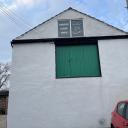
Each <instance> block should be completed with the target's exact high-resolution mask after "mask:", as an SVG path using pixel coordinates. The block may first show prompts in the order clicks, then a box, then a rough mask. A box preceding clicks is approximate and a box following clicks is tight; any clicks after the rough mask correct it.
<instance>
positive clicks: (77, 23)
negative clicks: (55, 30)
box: [71, 20, 84, 37]
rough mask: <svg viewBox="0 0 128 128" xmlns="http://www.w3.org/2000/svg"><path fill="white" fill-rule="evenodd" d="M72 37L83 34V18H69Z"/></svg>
mask: <svg viewBox="0 0 128 128" xmlns="http://www.w3.org/2000/svg"><path fill="white" fill-rule="evenodd" d="M71 29H72V37H80V36H84V30H83V20H71Z"/></svg>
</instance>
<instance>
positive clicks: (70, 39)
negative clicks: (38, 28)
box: [11, 35, 128, 46]
mask: <svg viewBox="0 0 128 128" xmlns="http://www.w3.org/2000/svg"><path fill="white" fill-rule="evenodd" d="M127 38H128V35H116V36H97V37H78V38H44V39H22V40H12V42H11V45H12V46H13V45H14V44H26V43H47V42H54V43H55V42H59V41H62V40H63V41H75V40H79V41H85V40H86V41H90V42H91V41H92V42H93V41H96V40H110V39H127Z"/></svg>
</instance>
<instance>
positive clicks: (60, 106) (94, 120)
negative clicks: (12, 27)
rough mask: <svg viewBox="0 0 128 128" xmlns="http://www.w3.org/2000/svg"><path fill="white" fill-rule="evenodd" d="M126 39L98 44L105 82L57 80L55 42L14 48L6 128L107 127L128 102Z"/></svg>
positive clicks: (127, 44)
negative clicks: (121, 104) (115, 111)
mask: <svg viewBox="0 0 128 128" xmlns="http://www.w3.org/2000/svg"><path fill="white" fill-rule="evenodd" d="M127 42H128V40H126V39H124V40H123V39H122V40H121V39H120V40H119V39H118V40H101V41H99V42H98V45H99V53H100V62H101V72H102V77H97V78H95V77H94V78H92V77H91V78H86V77H85V78H71V79H70V78H65V79H56V78H55V46H54V44H53V43H37V44H36V43H32V44H20V45H18V44H17V45H14V47H13V64H12V65H13V71H12V81H11V88H10V97H9V112H8V128H60V127H61V128H104V127H108V126H109V123H110V117H111V111H112V110H113V109H114V108H113V107H114V106H115V104H116V102H117V101H119V100H121V99H127V97H128V93H127V92H128V86H127V85H128V75H127V74H128V68H127V66H128V50H127V49H128V43H127Z"/></svg>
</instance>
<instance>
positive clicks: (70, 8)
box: [14, 7, 128, 40]
mask: <svg viewBox="0 0 128 128" xmlns="http://www.w3.org/2000/svg"><path fill="white" fill-rule="evenodd" d="M68 10H74V11H76V12H78V13H81V14H82V15H86V16H88V17H90V18H93V19H95V20H97V21H99V22H102V23H103V24H106V25H107V26H110V27H112V28H114V29H116V30H118V31H121V32H123V33H125V34H128V32H126V31H124V30H122V29H119V28H117V27H115V26H113V25H111V24H109V23H106V22H104V21H102V20H100V19H97V18H96V17H93V16H91V15H89V14H86V13H83V12H81V11H78V10H76V9H74V8H72V7H69V8H68V9H65V10H64V11H62V12H60V13H58V14H57V15H55V16H53V17H51V18H49V19H48V20H46V21H44V22H42V23H40V24H38V25H37V26H35V27H33V28H32V29H30V30H28V31H27V32H25V33H23V34H21V35H20V36H18V37H16V38H15V39H14V40H18V38H20V37H21V36H23V35H25V34H27V33H28V32H30V31H32V30H34V29H36V28H37V27H39V26H41V25H42V24H44V23H46V22H48V21H50V20H52V19H53V18H55V17H57V16H59V15H61V14H62V13H64V12H66V11H68ZM35 31H36V30H35ZM19 40H20V39H19Z"/></svg>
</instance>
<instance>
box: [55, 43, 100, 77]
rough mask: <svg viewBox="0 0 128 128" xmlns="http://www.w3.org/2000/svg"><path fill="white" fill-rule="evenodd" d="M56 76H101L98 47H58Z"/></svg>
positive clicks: (94, 45)
mask: <svg viewBox="0 0 128 128" xmlns="http://www.w3.org/2000/svg"><path fill="white" fill-rule="evenodd" d="M56 76H57V78H59V77H84V76H85V77H91V76H101V73H100V64H99V56H98V47H97V45H96V44H93V45H71V46H57V47H56Z"/></svg>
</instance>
